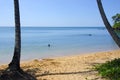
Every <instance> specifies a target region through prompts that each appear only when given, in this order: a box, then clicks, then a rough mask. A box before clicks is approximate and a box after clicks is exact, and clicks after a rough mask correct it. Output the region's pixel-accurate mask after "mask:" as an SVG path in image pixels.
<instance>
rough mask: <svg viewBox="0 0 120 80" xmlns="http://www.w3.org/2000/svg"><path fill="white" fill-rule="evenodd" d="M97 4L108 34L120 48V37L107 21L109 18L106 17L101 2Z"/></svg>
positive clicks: (98, 1) (98, 0)
mask: <svg viewBox="0 0 120 80" xmlns="http://www.w3.org/2000/svg"><path fill="white" fill-rule="evenodd" d="M97 4H98V8H99V11H100V14H101V17H102V19H103V22H104V24H105V26H106V28H107V30H108V32H109V33H110V35H111V36H112V38H113V39H114V41H115V42H116V44H117V45H118V46H119V47H120V38H119V37H118V35H117V34H116V33H115V32H114V30H113V28H112V27H111V25H110V23H109V22H108V20H107V17H106V15H105V12H104V9H103V6H102V3H101V0H97Z"/></svg>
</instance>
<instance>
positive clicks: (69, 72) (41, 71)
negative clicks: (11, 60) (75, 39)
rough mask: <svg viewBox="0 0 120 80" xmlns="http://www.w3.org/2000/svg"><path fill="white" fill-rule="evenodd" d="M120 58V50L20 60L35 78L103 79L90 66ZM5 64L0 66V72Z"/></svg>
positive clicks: (57, 79)
mask: <svg viewBox="0 0 120 80" xmlns="http://www.w3.org/2000/svg"><path fill="white" fill-rule="evenodd" d="M115 58H120V50H114V51H108V52H97V53H90V54H81V55H74V56H65V57H57V58H49V59H42V60H37V59H35V60H31V61H24V62H21V67H22V69H23V70H24V71H26V72H28V73H29V74H31V75H33V76H34V77H36V79H37V80H105V79H103V78H102V77H101V76H100V75H98V73H97V71H94V70H93V69H92V68H93V66H94V65H95V64H99V63H104V62H106V61H110V60H113V59H115ZM6 67H7V65H1V66H0V74H1V72H2V71H3V70H4V69H5V68H6Z"/></svg>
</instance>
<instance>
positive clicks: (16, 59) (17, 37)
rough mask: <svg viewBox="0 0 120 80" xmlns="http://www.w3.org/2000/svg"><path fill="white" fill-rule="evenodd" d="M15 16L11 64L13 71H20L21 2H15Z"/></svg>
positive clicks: (16, 0)
mask: <svg viewBox="0 0 120 80" xmlns="http://www.w3.org/2000/svg"><path fill="white" fill-rule="evenodd" d="M14 12H15V13H14V14H15V48H14V56H13V59H12V61H11V63H10V64H9V68H10V69H11V70H18V69H20V53H21V29H20V13H19V1H18V0H14Z"/></svg>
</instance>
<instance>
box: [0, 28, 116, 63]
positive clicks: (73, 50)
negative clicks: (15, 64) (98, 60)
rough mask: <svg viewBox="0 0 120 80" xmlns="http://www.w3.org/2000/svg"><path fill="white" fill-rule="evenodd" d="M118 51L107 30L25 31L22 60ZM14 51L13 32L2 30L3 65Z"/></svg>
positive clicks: (6, 29) (41, 29) (0, 39)
mask: <svg viewBox="0 0 120 80" xmlns="http://www.w3.org/2000/svg"><path fill="white" fill-rule="evenodd" d="M48 44H50V45H51V46H50V47H48ZM115 49H118V46H117V45H116V44H115V42H114V41H113V39H112V38H111V36H110V35H109V33H108V32H107V30H106V29H105V28H104V27H22V52H21V54H22V60H29V59H39V58H47V57H56V56H66V55H74V54H81V53H91V52H98V51H109V50H115ZM13 51H14V28H13V27H0V63H5V62H9V61H10V60H11V58H12V55H13Z"/></svg>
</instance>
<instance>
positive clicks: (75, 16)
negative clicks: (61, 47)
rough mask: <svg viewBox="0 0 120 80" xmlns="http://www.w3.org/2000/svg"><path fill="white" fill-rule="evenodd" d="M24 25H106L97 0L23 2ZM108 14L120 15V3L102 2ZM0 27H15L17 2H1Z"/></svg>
mask: <svg viewBox="0 0 120 80" xmlns="http://www.w3.org/2000/svg"><path fill="white" fill-rule="evenodd" d="M19 1H20V14H21V25H22V26H42V27H43V26H47V27H48V26H51V27H53V26H62V27H66V26H76V27H77V26H103V25H104V24H103V22H102V19H101V16H100V14H99V11H98V7H97V4H96V0H19ZM102 2H103V6H104V8H105V12H106V14H107V17H108V19H109V21H110V22H111V24H112V19H111V16H113V15H115V14H116V13H120V0H102ZM0 26H14V9H13V0H0Z"/></svg>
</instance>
